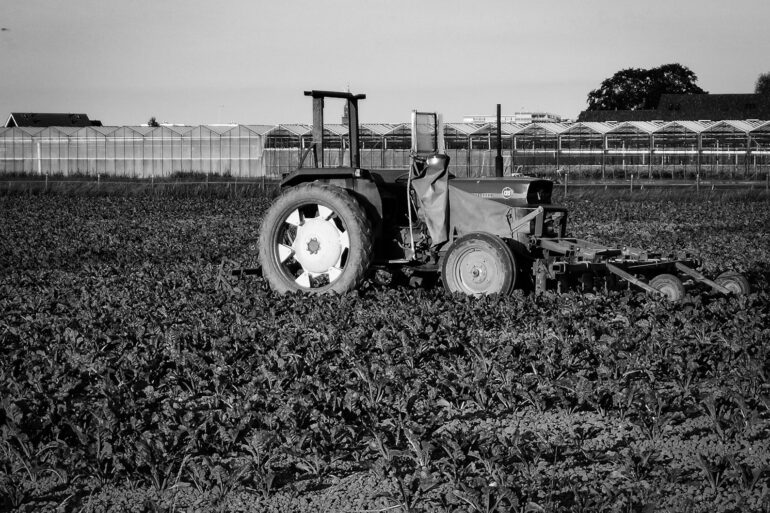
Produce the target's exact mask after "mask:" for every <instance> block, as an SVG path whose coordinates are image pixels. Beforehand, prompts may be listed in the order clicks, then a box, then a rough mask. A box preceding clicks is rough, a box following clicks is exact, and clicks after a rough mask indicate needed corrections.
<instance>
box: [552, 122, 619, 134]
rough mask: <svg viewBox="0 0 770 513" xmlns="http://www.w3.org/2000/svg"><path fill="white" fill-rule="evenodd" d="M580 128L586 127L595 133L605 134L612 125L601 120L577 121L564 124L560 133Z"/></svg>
mask: <svg viewBox="0 0 770 513" xmlns="http://www.w3.org/2000/svg"><path fill="white" fill-rule="evenodd" d="M580 128H587V129H589V130H591V131H592V132H596V133H597V134H606V133H607V132H609V131H610V130H612V125H609V124H607V123H605V122H602V121H579V122H577V123H575V124H573V125H569V126H566V127H565V130H564V131H563V132H562V133H567V132H572V131H573V130H579V129H580Z"/></svg>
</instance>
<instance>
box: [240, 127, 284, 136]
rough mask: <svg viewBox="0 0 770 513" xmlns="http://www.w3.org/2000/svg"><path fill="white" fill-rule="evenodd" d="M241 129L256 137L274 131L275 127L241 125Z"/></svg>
mask: <svg viewBox="0 0 770 513" xmlns="http://www.w3.org/2000/svg"><path fill="white" fill-rule="evenodd" d="M241 127H243V128H245V129H247V130H249V131H251V132H254V133H255V134H257V135H266V134H269V133H270V132H272V131H273V130H275V129H276V126H275V125H241Z"/></svg>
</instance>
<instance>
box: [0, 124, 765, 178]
mask: <svg viewBox="0 0 770 513" xmlns="http://www.w3.org/2000/svg"><path fill="white" fill-rule="evenodd" d="M686 123H687V122H682V123H678V122H673V123H669V124H666V125H664V126H654V125H652V126H653V128H652V129H649V127H647V128H648V130H643V129H642V128H640V126H641V124H634V123H631V122H629V123H623V124H620V125H602V126H599V127H596V126H594V125H597V124H589V123H576V124H573V125H557V124H551V125H552V126H547V127H546V125H545V124H543V125H538V124H533V125H528V126H526V127H518V128H516V129H515V130H513V131H512V133H508V134H505V135H504V138H503V148H504V149H503V159H504V168H505V173H506V174H509V173H513V172H521V173H526V174H530V175H535V176H553V175H554V174H555V173H556V171H557V170H560V171H561V172H568V173H570V174H571V175H572V176H574V177H575V178H578V177H582V178H590V179H604V180H612V179H624V180H628V179H629V178H630V177H631V176H632V175H633V176H634V177H636V178H641V179H675V180H697V179H701V180H714V179H727V180H750V181H755V180H766V179H767V177H768V175H770V123H759V122H755V123H753V124H745V126H744V125H737V126H738V127H741V128H743V129H740V128H736V126H734V125H735V124H736V123H745V122H720V123H716V124H711V125H708V126H707V125H698V126H694V122H690V123H692V124H691V125H688V124H686ZM454 126H455V127H457V126H458V124H454ZM470 127H471V128H472V129H475V130H480V127H479V126H474V125H470ZM745 127H749V128H745ZM287 134H289V135H287ZM409 137H410V134H409V130H408V129H405V126H403V125H401V126H397V127H396V128H393V129H392V130H391V131H390V132H389V133H388V134H384V135H377V136H376V137H375V136H374V135H372V136H371V137H370V138H368V139H364V140H363V143H362V149H361V163H362V166H363V167H365V168H402V169H406V168H407V167H408V165H409V149H408V148H409V146H410V145H409ZM491 141H492V139H491V138H490V137H489V127H486V131H485V132H484V133H482V134H475V133H473V132H472V131H471V130H469V131H468V133H467V134H459V132H456V133H454V134H453V135H452V140H451V143H450V142H449V141H448V144H447V153H448V154H449V157H450V170H451V171H452V172H453V173H454V174H455V175H457V176H468V177H477V176H485V175H491V174H493V173H494V165H495V164H494V163H495V155H496V150H494V149H492V142H491ZM308 143H309V139H308V137H307V134H302V133H300V134H299V135H291V134H290V133H289V132H287V130H286V129H284V126H282V125H279V126H278V127H275V126H268V125H228V126H198V127H191V126H185V127H174V126H162V127H129V126H126V127H85V128H68V127H47V128H26V127H23V128H0V175H3V174H5V175H10V174H41V175H49V174H50V175H64V176H70V175H92V176H95V175H103V176H120V177H136V178H149V177H155V178H163V177H169V176H172V175H175V174H178V173H201V174H207V175H208V174H214V175H225V176H233V177H243V178H261V177H268V178H275V177H278V176H280V175H281V173H285V172H288V171H291V170H293V169H296V167H297V166H298V165H299V163H300V159H301V155H302V153H303V151H304V148H305V147H307V145H308ZM346 146H347V136H346V135H345V134H337V139H336V140H334V144H330V145H329V147H327V149H326V150H325V153H324V162H325V164H326V165H328V166H335V165H343V164H347V163H348V162H347V159H348V152H347V149H346Z"/></svg>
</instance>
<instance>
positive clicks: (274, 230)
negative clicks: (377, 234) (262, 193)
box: [259, 183, 373, 294]
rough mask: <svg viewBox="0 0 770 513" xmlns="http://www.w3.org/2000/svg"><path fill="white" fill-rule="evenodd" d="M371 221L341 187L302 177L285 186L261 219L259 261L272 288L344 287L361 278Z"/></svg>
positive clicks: (368, 252) (366, 262)
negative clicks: (303, 180)
mask: <svg viewBox="0 0 770 513" xmlns="http://www.w3.org/2000/svg"><path fill="white" fill-rule="evenodd" d="M372 244H373V241H372V227H371V223H370V222H369V219H368V218H367V217H366V214H365V213H364V210H363V208H362V207H361V205H360V204H359V203H358V202H357V201H356V200H355V199H354V198H353V197H352V196H351V195H350V194H348V193H347V192H346V191H345V190H344V189H341V188H339V187H334V186H331V185H326V184H320V183H306V184H301V185H297V186H295V187H291V188H290V189H287V190H286V191H285V192H284V193H283V194H281V196H279V197H278V198H277V199H276V200H275V202H274V203H273V205H272V206H271V207H270V209H269V210H268V211H267V214H266V215H265V217H264V220H263V221H262V226H261V228H260V234H259V262H260V264H261V266H262V276H264V277H265V279H266V280H267V282H268V284H269V285H270V287H271V288H272V289H273V290H275V291H276V292H280V293H286V292H295V291H302V292H309V293H314V294H319V293H324V292H337V293H343V292H347V291H349V290H352V289H354V288H356V287H357V286H358V285H359V284H360V283H361V281H362V280H363V279H364V277H365V275H366V272H367V271H368V268H369V263H370V262H371V259H372Z"/></svg>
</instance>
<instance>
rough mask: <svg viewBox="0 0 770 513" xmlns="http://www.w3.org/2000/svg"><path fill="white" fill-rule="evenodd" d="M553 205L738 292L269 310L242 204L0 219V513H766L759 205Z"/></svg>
mask: <svg viewBox="0 0 770 513" xmlns="http://www.w3.org/2000/svg"><path fill="white" fill-rule="evenodd" d="M566 205H567V206H568V207H570V208H571V209H572V214H571V216H572V217H571V219H572V221H571V232H572V234H574V235H576V236H581V237H584V238H589V239H594V240H597V241H599V242H606V243H617V244H628V245H635V246H641V247H646V248H649V249H655V250H678V249H686V250H689V251H692V252H694V253H696V254H699V255H700V256H701V257H702V258H703V260H704V267H703V269H704V271H705V272H707V273H709V274H717V273H719V272H721V271H723V270H726V269H735V270H738V271H741V272H744V273H745V274H746V275H747V277H748V278H749V280H750V282H751V284H752V287H753V288H754V292H753V293H752V294H750V295H748V296H742V297H718V296H715V295H712V294H710V293H703V294H696V295H693V296H691V297H688V299H687V300H686V301H685V302H683V303H680V304H675V305H671V304H667V303H666V302H665V301H664V300H661V299H656V298H652V297H649V296H647V295H645V294H643V293H640V292H637V291H634V290H626V291H621V292H611V293H605V292H600V293H596V294H593V293H585V294H579V293H570V294H565V295H555V294H554V295H551V294H547V295H542V296H538V297H534V296H527V295H523V294H515V295H513V296H511V297H503V298H499V297H490V298H482V299H469V298H466V297H460V296H453V295H450V294H447V293H446V292H444V291H443V290H441V289H439V288H434V289H412V288H408V287H404V286H394V285H383V284H380V283H377V282H371V283H367V284H366V286H365V287H364V288H363V289H362V290H360V291H358V292H356V293H353V294H349V295H345V296H333V297H302V296H287V297H279V296H276V295H274V294H273V293H272V292H270V291H269V290H268V289H267V287H266V285H265V283H264V282H263V281H262V279H261V278H259V277H244V278H240V279H238V278H234V277H232V276H229V275H228V273H227V272H222V270H223V268H222V266H221V264H222V262H223V258H225V259H228V260H232V261H235V262H237V263H238V264H242V265H246V266H250V265H252V264H253V263H254V260H255V257H256V251H255V245H256V242H257V230H258V226H259V222H260V217H261V215H262V213H263V212H264V211H265V209H266V206H267V200H265V199H261V198H220V199H216V198H203V197H181V198H175V197H162V196H160V197H149V196H143V195H139V196H135V197H98V196H97V197H83V196H65V195H33V196H28V195H24V196H13V195H11V196H5V197H0V397H1V398H2V399H1V400H2V406H1V407H0V511H5V510H17V511H46V510H57V509H58V510H60V511H81V510H82V511H212V510H219V511H275V512H288V511H296V512H304V511H345V512H352V511H359V512H363V511H366V512H375V511H376V512H386V511H404V512H406V511H520V512H525V511H529V512H538V511H548V512H551V511H558V512H560V511H574V512H578V511H585V512H600V511H618V512H626V511H635V512H652V511H669V512H697V511H708V512H710V513H716V512H722V511H735V512H747V511H749V512H751V511H753V512H761V511H769V510H770V444H769V443H768V440H769V439H770V381H768V378H770V359H769V358H768V357H769V356H770V296H769V294H770V202H768V201H767V199H764V200H752V201H747V200H745V199H732V200H730V199H724V200H719V199H716V198H712V199H711V200H707V199H705V198H700V199H695V200H690V201H688V200H684V202H683V203H678V202H673V201H672V198H664V199H657V200H656V199H649V200H647V201H618V200H614V201H613V200H606V199H605V200H600V199H599V200H596V199H595V200H571V201H567V202H566ZM231 265H233V264H231V263H229V262H228V261H225V265H224V270H225V271H227V270H228V269H229V267H230V266H231Z"/></svg>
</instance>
